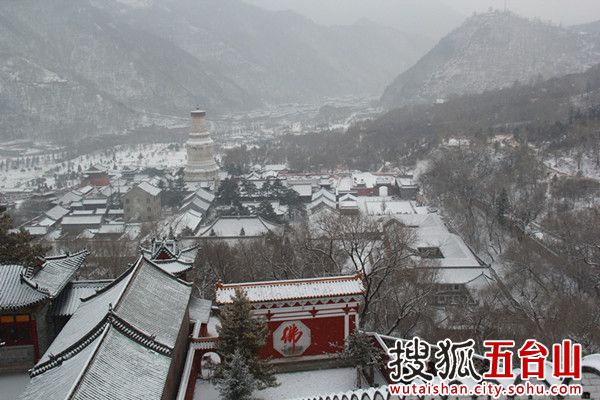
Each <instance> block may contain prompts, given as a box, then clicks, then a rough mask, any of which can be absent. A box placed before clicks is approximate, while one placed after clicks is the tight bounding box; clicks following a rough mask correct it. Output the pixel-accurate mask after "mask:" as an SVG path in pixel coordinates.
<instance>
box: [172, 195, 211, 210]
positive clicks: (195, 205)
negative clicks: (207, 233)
mask: <svg viewBox="0 0 600 400" xmlns="http://www.w3.org/2000/svg"><path fill="white" fill-rule="evenodd" d="M210 205H211V203H209V202H207V201H206V200H204V199H202V198H200V197H192V198H191V199H189V200H188V201H187V202H184V203H183V205H182V206H181V208H180V210H181V211H186V210H195V211H199V212H202V213H205V212H206V211H207V210H208V209H209V208H210Z"/></svg>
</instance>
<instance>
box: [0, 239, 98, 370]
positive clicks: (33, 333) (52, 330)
mask: <svg viewBox="0 0 600 400" xmlns="http://www.w3.org/2000/svg"><path fill="white" fill-rule="evenodd" d="M87 255H88V253H87V252H86V251H81V252H78V253H74V254H65V255H61V256H54V257H47V258H45V259H43V260H41V262H40V265H39V266H36V267H29V268H26V267H24V266H22V265H0V343H2V345H0V360H2V362H1V363H0V371H4V372H5V371H10V370H17V371H18V370H26V369H27V368H30V367H31V366H32V365H33V364H34V362H36V361H37V360H38V359H39V358H40V354H42V352H44V351H45V350H46V348H47V347H48V345H49V343H50V341H51V340H52V339H53V338H54V335H55V334H56V332H57V331H58V329H60V326H56V325H55V321H53V319H52V313H51V312H49V310H50V309H51V307H52V305H53V303H54V302H55V300H56V299H57V298H58V297H60V295H61V293H62V292H63V290H64V289H65V287H66V286H67V285H68V284H69V282H70V281H71V280H72V279H73V278H74V276H75V275H76V274H77V271H78V270H79V268H81V266H82V265H83V263H84V262H85V258H86V256H87Z"/></svg>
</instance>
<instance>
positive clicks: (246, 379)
mask: <svg viewBox="0 0 600 400" xmlns="http://www.w3.org/2000/svg"><path fill="white" fill-rule="evenodd" d="M225 364H226V366H225V369H224V371H223V376H222V377H221V378H217V379H216V383H217V386H218V387H219V393H220V395H221V399H223V400H250V399H252V392H253V391H254V389H256V387H257V383H256V380H255V379H254V376H253V375H252V374H251V373H250V368H249V367H248V365H247V364H246V360H245V359H244V357H243V356H242V354H241V353H240V351H238V350H236V351H235V353H233V356H231V359H230V360H229V361H226V362H225Z"/></svg>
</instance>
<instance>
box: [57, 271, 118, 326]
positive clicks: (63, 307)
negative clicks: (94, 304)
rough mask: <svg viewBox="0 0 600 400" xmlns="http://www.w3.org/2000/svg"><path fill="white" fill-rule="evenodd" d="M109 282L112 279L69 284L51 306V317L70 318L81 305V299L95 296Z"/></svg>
mask: <svg viewBox="0 0 600 400" xmlns="http://www.w3.org/2000/svg"><path fill="white" fill-rule="evenodd" d="M111 282H112V279H102V280H91V281H73V282H70V283H69V284H68V285H67V287H66V288H65V290H63V292H62V293H61V294H60V295H59V296H58V297H57V298H56V302H55V303H54V304H53V306H52V313H53V315H55V316H68V317H70V316H71V315H73V314H74V313H75V311H76V310H77V309H78V308H79V306H80V305H81V299H84V298H86V297H90V296H92V295H94V294H96V292H97V291H99V290H101V289H103V288H105V287H106V286H107V285H108V284H110V283H111Z"/></svg>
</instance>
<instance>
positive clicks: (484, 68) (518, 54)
mask: <svg viewBox="0 0 600 400" xmlns="http://www.w3.org/2000/svg"><path fill="white" fill-rule="evenodd" d="M596 63H600V39H599V37H598V36H597V35H594V34H587V33H582V32H580V31H576V30H571V29H564V28H560V27H557V26H553V25H548V24H545V23H542V22H539V21H532V20H528V19H525V18H521V17H519V16H517V15H515V14H512V13H510V12H499V11H495V12H490V13H486V14H480V15H475V16H473V17H471V18H469V19H468V20H467V21H466V22H465V23H464V24H463V25H461V26H460V27H459V28H458V29H456V30H454V31H453V32H451V33H450V34H449V35H447V36H446V37H445V38H443V39H442V40H441V41H440V42H439V43H438V44H437V45H436V46H435V47H434V48H433V49H432V50H431V51H430V52H429V53H427V54H426V55H425V56H423V57H422V58H421V59H420V60H419V61H418V62H417V63H416V64H415V65H414V66H413V67H411V68H409V69H408V70H407V71H405V72H403V73H401V74H400V75H399V76H398V77H397V78H396V79H395V80H394V81H393V82H392V83H391V84H390V85H389V86H388V87H387V88H386V90H385V92H384V94H383V96H382V98H381V100H382V102H383V104H384V105H386V106H387V107H389V108H393V107H398V106H402V105H406V104H414V103H428V102H433V101H436V100H437V99H446V98H448V97H449V96H452V95H454V94H467V93H479V92H483V91H485V90H490V89H498V88H502V87H507V86H510V85H512V84H513V83H515V82H516V81H519V82H521V83H525V82H530V81H532V80H542V79H544V78H549V77H553V76H560V75H565V74H568V73H575V72H581V71H584V70H585V69H587V68H589V67H590V66H592V65H594V64H596Z"/></svg>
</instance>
